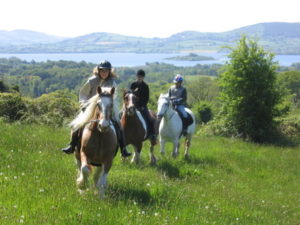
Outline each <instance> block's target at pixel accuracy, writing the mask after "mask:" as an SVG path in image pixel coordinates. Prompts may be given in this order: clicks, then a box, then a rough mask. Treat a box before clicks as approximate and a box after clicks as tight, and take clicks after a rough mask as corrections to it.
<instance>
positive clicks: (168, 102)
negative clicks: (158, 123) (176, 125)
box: [157, 98, 176, 120]
mask: <svg viewBox="0 0 300 225" xmlns="http://www.w3.org/2000/svg"><path fill="white" fill-rule="evenodd" d="M165 99H166V100H167V101H166V103H163V105H166V107H165V108H166V109H165V111H164V112H163V113H161V114H157V116H158V117H163V116H165V115H166V112H167V111H168V110H169V108H170V100H169V99H167V98H165ZM175 113H176V112H175V111H174V112H173V113H172V114H171V115H170V116H169V117H168V118H167V119H168V120H170V119H172V117H173V116H174V115H175Z"/></svg>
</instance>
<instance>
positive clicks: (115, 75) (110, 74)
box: [93, 66, 118, 79]
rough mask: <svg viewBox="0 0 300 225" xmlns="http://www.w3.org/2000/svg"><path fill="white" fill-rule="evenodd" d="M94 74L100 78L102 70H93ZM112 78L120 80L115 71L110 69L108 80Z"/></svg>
mask: <svg viewBox="0 0 300 225" xmlns="http://www.w3.org/2000/svg"><path fill="white" fill-rule="evenodd" d="M93 74H94V75H95V76H100V69H98V67H97V66H96V67H95V68H94V69H93ZM111 77H112V78H118V75H117V74H116V73H115V71H114V69H110V71H109V74H108V77H107V79H109V78H111Z"/></svg>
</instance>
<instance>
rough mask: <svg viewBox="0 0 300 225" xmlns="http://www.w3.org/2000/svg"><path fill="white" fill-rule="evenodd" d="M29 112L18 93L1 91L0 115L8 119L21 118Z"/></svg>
mask: <svg viewBox="0 0 300 225" xmlns="http://www.w3.org/2000/svg"><path fill="white" fill-rule="evenodd" d="M26 112H27V108H26V105H25V103H24V101H23V99H22V98H21V95H20V94H18V93H0V117H5V118H6V119H7V120H8V121H15V120H19V119H21V118H22V117H23V116H24V115H25V113H26Z"/></svg>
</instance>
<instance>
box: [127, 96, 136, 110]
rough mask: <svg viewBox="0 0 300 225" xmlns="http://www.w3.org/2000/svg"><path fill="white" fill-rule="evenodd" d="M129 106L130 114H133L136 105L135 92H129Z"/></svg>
mask: <svg viewBox="0 0 300 225" xmlns="http://www.w3.org/2000/svg"><path fill="white" fill-rule="evenodd" d="M127 108H128V112H129V115H133V114H134V108H135V107H134V104H133V94H132V93H130V94H128V105H127Z"/></svg>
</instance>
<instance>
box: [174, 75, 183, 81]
mask: <svg viewBox="0 0 300 225" xmlns="http://www.w3.org/2000/svg"><path fill="white" fill-rule="evenodd" d="M182 81H183V77H182V76H181V75H180V74H177V75H176V76H175V77H174V80H173V83H179V82H180V83H181V82H182Z"/></svg>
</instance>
